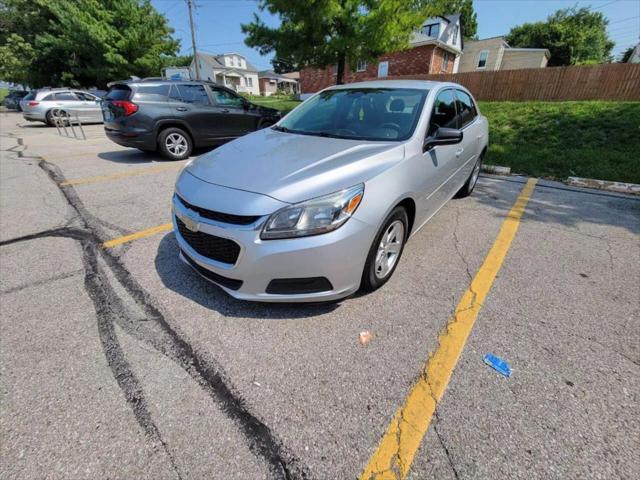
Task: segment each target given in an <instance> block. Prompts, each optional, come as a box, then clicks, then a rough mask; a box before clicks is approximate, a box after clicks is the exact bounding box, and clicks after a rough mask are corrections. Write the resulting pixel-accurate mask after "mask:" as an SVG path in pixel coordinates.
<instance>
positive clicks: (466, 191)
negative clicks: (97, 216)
mask: <svg viewBox="0 0 640 480" xmlns="http://www.w3.org/2000/svg"><path fill="white" fill-rule="evenodd" d="M483 156H484V155H480V156H479V157H478V159H477V160H476V164H475V165H474V166H473V170H472V171H471V175H469V178H468V179H467V181H466V182H465V184H464V185H463V186H462V188H461V189H460V190H458V192H457V193H456V195H455V198H464V197H468V196H469V195H471V192H473V189H474V188H475V186H476V183H478V177H479V176H480V169H481V168H482V157H483Z"/></svg>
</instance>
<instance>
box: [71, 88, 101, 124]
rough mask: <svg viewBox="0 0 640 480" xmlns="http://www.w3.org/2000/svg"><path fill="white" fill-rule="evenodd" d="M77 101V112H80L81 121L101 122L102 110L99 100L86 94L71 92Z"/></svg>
mask: <svg viewBox="0 0 640 480" xmlns="http://www.w3.org/2000/svg"><path fill="white" fill-rule="evenodd" d="M73 93H74V94H75V95H76V97H78V100H79V107H78V108H79V110H81V111H82V118H81V120H82V121H86V122H89V121H90V122H101V121H102V108H101V105H100V99H99V98H98V97H95V96H93V95H91V94H90V93H87V92H73Z"/></svg>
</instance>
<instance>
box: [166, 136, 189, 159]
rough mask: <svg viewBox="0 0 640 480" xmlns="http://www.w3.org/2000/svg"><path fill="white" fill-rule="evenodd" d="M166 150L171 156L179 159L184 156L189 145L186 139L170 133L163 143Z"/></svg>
mask: <svg viewBox="0 0 640 480" xmlns="http://www.w3.org/2000/svg"><path fill="white" fill-rule="evenodd" d="M164 144H165V146H166V147H167V150H168V151H169V153H171V154H172V155H175V156H176V157H179V156H181V155H184V154H185V152H186V151H187V149H188V148H189V144H188V143H187V139H186V138H184V136H182V135H180V134H179V133H171V134H169V135H167V138H166V139H165V141H164Z"/></svg>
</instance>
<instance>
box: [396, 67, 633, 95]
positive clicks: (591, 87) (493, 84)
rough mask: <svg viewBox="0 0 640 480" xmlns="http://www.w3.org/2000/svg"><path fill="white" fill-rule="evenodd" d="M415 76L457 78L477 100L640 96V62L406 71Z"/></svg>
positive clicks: (400, 77) (404, 77)
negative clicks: (435, 72) (427, 72)
mask: <svg viewBox="0 0 640 480" xmlns="http://www.w3.org/2000/svg"><path fill="white" fill-rule="evenodd" d="M388 79H389V80H400V79H405V80H406V79H413V80H436V81H441V82H456V83H459V84H461V85H464V86H465V87H467V88H468V89H469V90H470V91H471V93H473V95H474V97H475V98H476V99H478V100H489V101H491V100H494V101H499V100H503V101H504V100H511V101H523V100H636V101H637V100H640V64H638V63H636V64H633V63H611V64H606V65H589V66H570V67H548V68H532V69H526V70H502V71H491V72H465V73H453V74H440V75H403V76H393V77H388Z"/></svg>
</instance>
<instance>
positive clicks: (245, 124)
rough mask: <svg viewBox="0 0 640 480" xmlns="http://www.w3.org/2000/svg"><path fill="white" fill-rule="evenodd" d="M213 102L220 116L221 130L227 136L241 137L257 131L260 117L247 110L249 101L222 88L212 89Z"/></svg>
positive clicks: (254, 112) (253, 111)
mask: <svg viewBox="0 0 640 480" xmlns="http://www.w3.org/2000/svg"><path fill="white" fill-rule="evenodd" d="M210 88H211V96H212V98H213V102H214V104H215V105H216V107H217V108H218V111H219V115H220V121H221V124H220V128H221V131H223V132H224V135H225V136H229V137H240V136H242V135H245V134H247V133H249V132H253V131H254V130H255V129H256V126H257V122H258V115H257V113H256V111H255V110H250V109H248V108H247V101H246V100H244V99H243V98H242V97H240V96H239V95H236V94H235V93H233V92H231V91H230V90H227V89H226V88H221V87H210Z"/></svg>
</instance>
